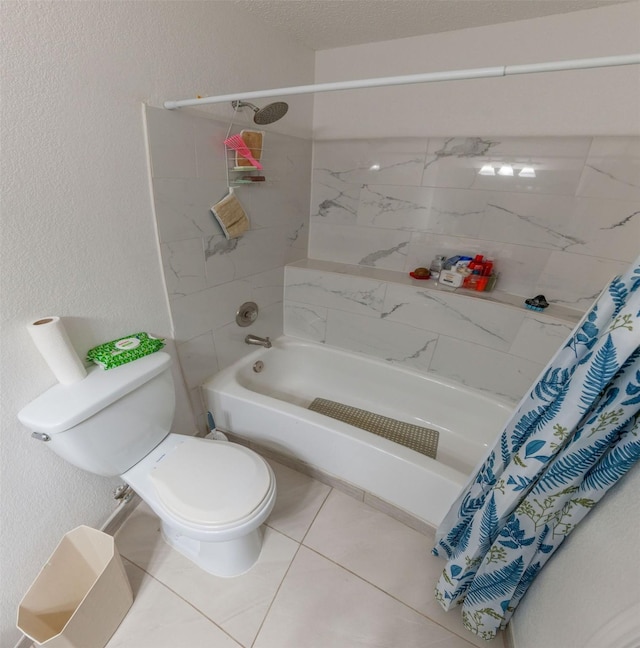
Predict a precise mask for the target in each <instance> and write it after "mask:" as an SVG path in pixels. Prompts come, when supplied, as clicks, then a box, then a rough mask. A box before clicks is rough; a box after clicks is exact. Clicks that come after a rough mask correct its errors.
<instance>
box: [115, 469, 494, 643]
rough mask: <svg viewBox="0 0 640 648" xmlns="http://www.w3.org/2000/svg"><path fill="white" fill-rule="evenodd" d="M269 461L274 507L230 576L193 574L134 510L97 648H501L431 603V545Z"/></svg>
mask: <svg viewBox="0 0 640 648" xmlns="http://www.w3.org/2000/svg"><path fill="white" fill-rule="evenodd" d="M270 463H271V465H272V467H273V469H274V471H275V474H276V480H277V485H278V499H277V503H276V506H275V508H274V511H273V513H272V514H271V516H270V517H269V519H268V520H267V523H266V525H265V526H264V527H263V529H264V544H263V549H262V553H261V555H260V559H259V560H258V563H257V564H256V565H255V566H254V567H253V569H251V571H249V572H248V573H247V574H245V575H243V576H240V577H238V578H232V579H224V578H217V577H215V576H211V575H209V574H207V573H205V572H203V571H202V570H200V569H198V568H197V567H196V566H195V565H193V563H191V562H190V561H189V560H187V559H186V558H184V557H183V556H182V555H181V554H179V553H178V552H176V551H175V550H173V549H171V548H170V547H169V546H168V545H167V544H165V542H164V541H163V540H162V538H161V537H160V530H159V529H160V524H159V521H158V518H157V517H156V516H155V515H154V514H153V513H152V512H151V510H150V509H149V508H148V507H147V506H146V505H145V504H141V505H139V506H138V507H137V508H136V510H135V511H134V512H133V513H132V515H131V516H130V517H129V519H128V520H127V521H126V522H125V524H124V525H123V527H122V528H121V529H120V530H119V531H118V533H117V535H116V542H117V545H118V548H119V550H120V553H121V554H122V556H123V558H124V559H125V566H126V569H127V573H128V575H129V578H130V580H131V584H132V587H133V591H134V597H135V599H134V603H133V607H132V608H131V610H130V611H129V614H128V615H127V617H126V618H125V620H124V621H123V622H122V624H121V625H120V627H119V628H118V630H117V631H116V633H115V634H114V635H113V637H112V639H111V641H110V642H109V644H108V648H205V647H206V648H239V647H243V648H413V647H415V648H418V647H419V648H470V647H471V646H473V645H476V646H487V645H490V646H491V648H503V639H502V637H498V638H497V639H496V640H494V641H493V642H492V643H491V644H487V643H486V642H483V641H481V640H479V639H477V638H476V637H475V636H474V635H472V634H470V633H468V632H467V631H466V630H465V629H464V628H463V627H462V622H461V620H460V614H459V611H458V610H455V611H452V612H449V613H445V612H443V611H442V609H441V608H440V606H439V605H437V603H436V602H435V601H434V599H433V594H432V592H433V587H434V584H435V582H436V580H437V577H438V575H439V574H440V571H441V570H442V567H443V564H444V563H443V561H442V560H441V559H439V558H435V557H433V556H432V555H431V553H430V550H431V547H432V545H433V537H428V536H425V535H423V534H421V533H419V532H417V531H414V530H413V529H410V528H409V527H407V526H405V525H404V524H402V523H401V522H398V521H397V520H395V519H392V518H391V517H389V516H387V515H385V514H384V513H381V512H380V511H378V510H376V509H374V508H372V507H370V506H368V505H367V504H365V503H364V502H362V501H358V500H357V499H354V498H353V497H350V496H349V495H345V494H344V493H342V492H341V491H338V490H335V489H332V488H330V487H329V486H327V485H325V484H322V483H320V482H319V481H316V480H315V479H312V478H310V477H307V476H306V475H303V474H301V473H298V472H295V471H294V470H291V469H290V468H287V467H285V466H282V465H280V464H278V463H275V462H270Z"/></svg>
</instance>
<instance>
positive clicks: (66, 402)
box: [18, 351, 171, 434]
mask: <svg viewBox="0 0 640 648" xmlns="http://www.w3.org/2000/svg"><path fill="white" fill-rule="evenodd" d="M170 365H171V356H170V355H169V354H168V353H164V352H163V351H157V352H156V353H152V354H150V355H148V356H145V357H144V358H139V359H138V360H134V361H133V362H129V363H127V364H124V365H120V366H119V367H115V368H114V369H107V370H104V369H101V368H100V367H98V366H94V367H91V368H90V369H88V370H87V377H86V378H84V379H83V380H80V381H79V382H77V383H73V384H72V385H55V386H54V387H51V389H48V390H47V391H46V392H44V393H43V394H40V396H38V398H36V399H35V400H33V401H31V402H30V403H29V404H28V405H27V406H26V407H24V408H23V409H22V410H20V412H18V419H19V420H20V422H21V423H22V424H23V425H25V426H26V427H27V428H29V429H30V430H33V431H34V432H45V433H46V434H56V433H58V432H64V431H65V430H69V429H70V428H72V427H74V426H76V425H78V424H79V423H82V421H85V420H86V419H88V418H89V417H90V416H93V415H94V414H97V413H98V412H99V411H100V410H102V409H104V408H105V407H107V406H108V405H111V404H112V403H114V402H115V401H117V400H118V399H119V398H122V397H123V396H126V395H127V394H128V393H130V392H132V391H133V390H134V389H137V388H138V387H140V386H141V385H144V384H145V383H146V382H148V381H149V380H151V379H152V378H155V377H156V376H157V375H159V374H161V373H162V372H163V371H165V370H166V369H167V368H168V367H169V366H170Z"/></svg>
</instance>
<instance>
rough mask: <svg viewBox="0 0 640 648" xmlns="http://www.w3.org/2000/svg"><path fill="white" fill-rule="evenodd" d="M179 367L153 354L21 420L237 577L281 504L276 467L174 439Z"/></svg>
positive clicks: (56, 397) (209, 444)
mask: <svg viewBox="0 0 640 648" xmlns="http://www.w3.org/2000/svg"><path fill="white" fill-rule="evenodd" d="M170 367H171V357H170V356H169V355H168V354H166V353H163V352H158V353H153V354H151V355H148V356H146V357H144V358H140V359H139V360H135V361H134V362H131V363H129V364H125V365H122V366H120V367H117V368H115V369H110V370H108V371H104V370H103V369H100V368H99V367H94V368H92V369H89V373H88V375H87V377H86V378H85V379H84V380H82V381H80V382H78V383H74V384H73V385H56V386H55V387H52V388H51V389H49V390H48V391H46V392H45V393H44V394H42V395H41V396H39V397H38V398H36V399H35V400H34V401H33V402H32V403H30V404H29V405H27V406H26V407H25V408H24V409H23V410H22V411H20V413H19V414H18V418H19V419H20V421H21V422H22V423H23V424H24V425H25V426H26V427H28V428H29V429H31V430H33V436H35V437H36V438H39V439H41V440H43V441H46V442H47V445H48V446H49V447H50V448H51V449H52V450H53V451H54V452H56V453H57V454H58V455H60V456H61V457H62V458H63V459H65V460H66V461H68V462H70V463H72V464H74V465H75V466H78V467H79V468H82V469H84V470H87V471H89V472H92V473H95V474H97V475H104V476H107V477H112V476H116V475H120V477H121V478H122V479H123V480H124V481H125V482H127V484H129V485H130V486H131V488H133V490H135V491H136V492H137V493H138V494H139V495H140V497H141V498H142V499H144V501H145V502H146V503H147V504H148V505H149V506H150V507H151V508H152V509H153V511H154V512H155V513H156V514H157V515H158V516H159V517H160V519H161V520H162V534H163V536H164V538H165V540H166V541H167V542H168V543H169V544H170V545H171V546H172V547H175V549H177V550H178V551H180V552H181V553H182V554H184V555H185V556H187V557H188V558H190V559H191V560H192V561H193V562H194V563H196V564H197V565H198V566H200V567H202V569H204V570H205V571H207V572H209V573H211V574H215V575H216V576H224V577H230V576H238V575H239V574H242V573H244V572H246V571H247V570H249V569H250V568H251V567H252V566H253V564H254V563H255V562H256V560H257V559H258V556H259V554H260V549H261V545H262V539H261V535H260V529H259V527H260V525H261V524H262V523H263V522H264V521H265V520H266V518H267V517H268V515H269V513H271V510H272V509H273V506H274V504H275V500H276V482H275V477H274V475H273V471H272V470H271V468H270V466H269V465H268V464H267V463H266V461H264V459H262V457H260V456H259V455H258V454H256V453H255V452H253V451H252V450H249V449H248V448H245V447H243V446H240V445H237V444H235V443H230V442H228V441H210V440H208V439H201V438H197V437H190V436H184V435H181V434H170V433H169V430H170V428H171V422H172V421H173V415H174V411H175V391H174V385H173V379H172V377H171V369H170Z"/></svg>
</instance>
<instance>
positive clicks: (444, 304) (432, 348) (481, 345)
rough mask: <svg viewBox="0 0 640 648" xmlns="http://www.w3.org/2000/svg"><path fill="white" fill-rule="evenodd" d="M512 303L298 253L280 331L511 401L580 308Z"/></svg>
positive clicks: (496, 295) (288, 274)
mask: <svg viewBox="0 0 640 648" xmlns="http://www.w3.org/2000/svg"><path fill="white" fill-rule="evenodd" d="M521 303H522V302H521V299H520V298H518V297H516V296H513V295H509V294H505V293H502V292H500V291H494V292H492V293H473V292H470V291H462V290H457V291H455V290H453V289H451V288H446V287H440V288H438V287H437V286H435V282H432V281H425V282H418V281H415V280H413V279H411V278H409V277H408V276H407V275H406V274H405V273H403V272H394V271H391V270H378V269H375V268H368V267H364V266H350V265H346V264H339V263H335V262H330V261H317V260H313V259H308V260H304V261H298V262H296V263H293V264H291V265H289V266H287V268H286V270H285V304H284V330H285V334H286V335H291V336H294V337H300V338H304V339H310V340H314V341H316V342H324V343H326V344H329V345H331V346H335V347H340V348H343V349H349V350H351V351H356V352H360V353H364V354H367V355H371V356H374V357H377V358H382V359H384V360H387V361H388V362H392V363H394V364H399V365H402V366H407V367H410V368H412V369H417V370H419V371H424V372H434V373H436V374H438V375H441V376H445V377H447V378H450V379H453V380H455V381H458V382H460V383H462V384H464V385H468V386H469V387H474V388H476V389H481V390H485V391H488V392H490V393H492V394H495V395H498V396H500V397H503V398H507V399H510V400H518V399H519V398H521V397H522V395H523V394H524V393H525V391H526V390H527V388H528V387H530V385H531V383H532V382H533V381H534V379H535V378H536V377H537V376H538V374H539V373H540V371H541V370H542V368H543V367H544V365H545V364H546V362H547V361H548V360H549V359H550V358H551V356H552V355H553V354H554V353H555V351H556V350H557V348H558V347H559V346H560V344H561V343H562V342H563V340H564V339H565V338H566V337H567V336H568V335H569V333H570V332H571V330H572V329H573V327H574V326H575V324H576V323H577V321H578V320H579V319H580V316H581V313H580V312H579V311H576V310H573V309H569V308H566V307H562V306H555V305H552V306H550V307H549V309H548V311H547V312H545V313H537V312H533V311H529V310H526V309H525V308H523V307H522V306H521Z"/></svg>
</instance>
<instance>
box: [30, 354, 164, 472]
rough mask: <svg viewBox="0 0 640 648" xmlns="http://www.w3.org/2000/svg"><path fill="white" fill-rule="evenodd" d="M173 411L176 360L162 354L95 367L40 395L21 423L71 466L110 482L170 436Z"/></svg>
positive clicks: (31, 404) (32, 403)
mask: <svg viewBox="0 0 640 648" xmlns="http://www.w3.org/2000/svg"><path fill="white" fill-rule="evenodd" d="M174 412H175V390H174V385H173V379H172V377H171V356H169V355H168V354H167V353H164V352H161V351H160V352H157V353H152V354H151V355H148V356H145V357H144V358H140V359H138V360H135V361H133V362H130V363H128V364H125V365H121V366H120V367H116V368H114V369H108V370H106V371H105V370H104V369H101V368H100V367H98V366H95V367H92V368H90V369H89V370H88V374H87V377H86V378H84V379H83V380H81V381H80V382H77V383H74V384H72V385H56V386H55V387H52V388H51V389H49V390H47V391H46V392H45V393H44V394H41V395H40V396H38V398H36V399H35V400H34V401H32V402H31V403H29V405H27V406H26V407H25V408H24V409H22V410H21V411H20V412H19V413H18V419H19V420H20V422H21V423H22V424H23V425H25V426H26V427H27V428H29V429H30V430H32V431H34V432H39V433H40V434H42V435H46V437H45V438H47V437H48V439H49V440H48V441H47V446H48V447H49V448H50V449H51V450H53V451H54V452H55V453H56V454H58V455H60V456H61V457H62V458H63V459H65V460H66V461H68V462H69V463H72V464H74V465H75V466H78V468H82V469H83V470H87V471H88V472H91V473H94V474H97V475H104V476H106V477H111V476H115V475H121V474H122V473H124V472H126V471H127V470H129V468H131V467H132V466H134V465H135V464H136V463H138V461H140V460H141V459H142V458H143V457H145V456H146V455H147V454H149V452H151V450H153V449H154V448H155V447H156V446H157V445H158V444H159V443H160V442H161V441H162V440H163V439H164V438H165V437H166V436H167V434H169V431H170V429H171V423H172V421H173V415H174Z"/></svg>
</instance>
